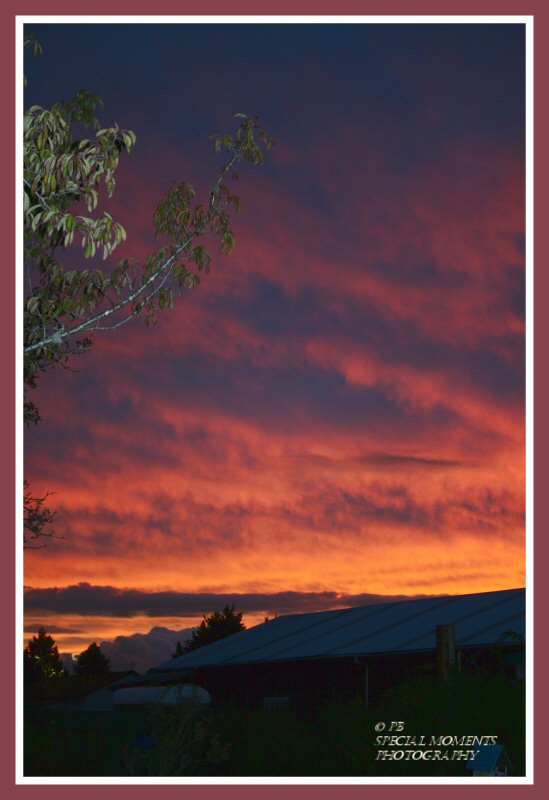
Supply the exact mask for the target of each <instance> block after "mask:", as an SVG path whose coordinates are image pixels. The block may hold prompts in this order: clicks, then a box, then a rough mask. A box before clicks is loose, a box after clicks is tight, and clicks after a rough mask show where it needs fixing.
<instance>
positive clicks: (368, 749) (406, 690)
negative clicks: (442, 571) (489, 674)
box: [25, 676, 525, 777]
mask: <svg viewBox="0 0 549 800" xmlns="http://www.w3.org/2000/svg"><path fill="white" fill-rule="evenodd" d="M524 707H525V698H524V685H523V684H509V682H508V681H505V680H500V679H498V678H490V679H480V678H466V677H465V676H462V677H460V678H459V679H458V680H457V681H456V682H455V683H454V685H452V686H447V685H445V684H442V683H440V682H437V681H434V680H433V679H425V680H423V681H415V682H414V683H410V684H406V685H402V686H400V687H398V689H397V690H396V691H394V692H393V693H392V694H391V695H390V696H389V697H388V698H386V700H385V702H384V703H382V704H380V705H379V706H378V708H376V709H371V708H370V709H366V708H364V706H363V705H362V704H361V703H358V702H357V703H354V704H346V705H338V704H335V703H331V704H329V705H326V706H324V707H322V708H318V709H316V710H314V711H313V710H309V711H304V710H303V709H301V710H297V709H296V710H293V709H279V710H271V711H267V710H264V709H243V708H237V707H234V706H233V707H230V706H229V707H225V708H219V709H216V708H214V709H194V710H193V708H192V707H189V706H182V707H179V708H175V709H169V708H164V709H161V708H150V707H139V706H136V707H126V708H123V709H117V710H115V711H112V712H83V711H63V712H60V711H57V712H53V711H44V710H38V709H37V710H32V711H30V710H29V711H27V713H26V714H25V775H26V776H88V775H89V776H100V777H101V776H105V777H108V776H139V775H151V776H166V777H169V776H178V775H183V776H185V775H187V776H201V775H202V776H243V777H246V776H249V777H254V776H317V777H322V776H393V775H395V776H422V775H423V776H466V775H468V774H469V773H468V771H467V769H466V766H465V762H463V761H424V760H421V761H412V760H409V761H406V760H401V761H392V760H391V761H379V760H376V755H377V754H378V752H379V750H380V749H381V748H380V747H379V746H378V745H376V736H377V735H378V734H377V733H376V731H375V729H374V726H375V725H376V723H378V722H380V721H385V722H387V723H389V722H390V721H391V720H399V721H403V722H404V725H405V727H404V734H406V735H410V736H413V735H415V736H417V737H419V736H420V735H425V736H426V737H429V736H431V735H437V736H446V735H459V736H462V735H476V736H480V735H490V736H497V737H498V739H497V741H498V743H499V744H503V745H505V748H506V751H507V754H508V756H509V758H510V760H511V763H512V774H513V775H523V774H524V772H525V728H524ZM385 732H387V731H385Z"/></svg>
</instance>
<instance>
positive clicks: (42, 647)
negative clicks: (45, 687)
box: [23, 628, 66, 683]
mask: <svg viewBox="0 0 549 800" xmlns="http://www.w3.org/2000/svg"><path fill="white" fill-rule="evenodd" d="M23 663H24V669H25V683H28V682H32V681H35V680H40V679H42V678H56V677H58V676H59V675H63V674H64V673H65V672H66V670H65V668H64V667H63V662H62V661H61V658H60V656H59V651H58V649H57V645H56V644H55V642H54V640H53V638H52V637H51V636H49V634H47V633H46V631H45V629H44V628H40V629H39V631H38V636H33V637H32V639H30V640H29V643H28V645H27V646H26V647H25V650H24V653H23Z"/></svg>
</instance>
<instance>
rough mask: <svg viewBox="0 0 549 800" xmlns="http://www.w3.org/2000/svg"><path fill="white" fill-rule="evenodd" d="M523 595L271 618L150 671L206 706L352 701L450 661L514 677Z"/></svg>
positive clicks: (369, 701) (520, 655)
mask: <svg viewBox="0 0 549 800" xmlns="http://www.w3.org/2000/svg"><path fill="white" fill-rule="evenodd" d="M525 600H526V598H525V590H524V589H510V590H503V591H496V592H482V593H478V594H466V595H452V596H445V597H436V598H432V597H429V598H420V599H413V600H406V601H402V602H389V603H380V604H375V605H368V606H361V607H356V608H344V609H338V610H335V611H322V612H316V613H306V614H290V615H286V616H281V617H276V618H275V619H272V620H269V621H267V622H265V623H262V624H260V625H257V626H255V627H253V628H250V629H248V630H246V631H243V632H242V633H238V634H234V635H233V636H230V637H227V638H226V639H222V640H220V641H218V642H215V643H214V644H211V645H208V646H207V647H203V648H200V649H197V650H194V651H192V652H190V653H187V654H186V655H183V656H180V657H179V658H176V659H173V660H171V661H167V662H165V663H163V664H160V665H159V666H157V667H155V668H153V669H152V670H150V671H149V672H148V673H147V675H146V676H144V678H145V682H147V683H151V684H162V683H170V682H171V683H174V682H183V683H193V684H196V685H199V686H201V687H203V688H204V689H206V690H207V691H208V692H209V693H210V695H211V697H212V701H213V703H214V704H224V703H227V702H235V703H237V704H241V705H246V706H249V705H263V706H284V705H292V706H304V707H305V706H314V705H317V704H319V703H321V702H322V701H326V700H330V699H335V698H339V699H341V700H350V699H356V698H358V697H360V698H361V699H363V701H364V703H365V704H366V705H375V704H376V703H377V702H378V701H379V700H380V699H381V697H382V696H383V694H384V692H385V691H386V690H387V689H389V688H390V687H391V686H394V685H395V684H398V683H401V682H403V681H405V680H407V679H411V678H413V677H414V676H416V675H418V674H420V673H423V674H426V673H427V674H428V673H429V671H431V672H436V670H437V664H438V669H439V670H440V667H441V658H442V659H443V661H444V660H445V661H446V664H444V663H443V668H444V667H445V666H446V667H447V666H448V664H450V665H452V664H453V663H455V666H456V668H459V669H461V670H462V671H473V670H478V669H484V670H488V671H490V670H493V669H496V667H498V665H500V666H501V664H502V663H503V664H504V665H505V669H506V671H507V674H508V677H509V678H510V679H519V678H521V677H523V675H524V658H525V656H524V653H525V617H526V613H525V611H526V609H525V604H526V603H525Z"/></svg>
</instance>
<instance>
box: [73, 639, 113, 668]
mask: <svg viewBox="0 0 549 800" xmlns="http://www.w3.org/2000/svg"><path fill="white" fill-rule="evenodd" d="M110 671H111V665H110V661H109V659H108V658H107V657H106V656H104V655H103V653H102V652H101V648H100V647H99V645H98V644H96V643H95V642H93V643H92V644H90V646H89V647H88V648H87V649H86V650H84V651H83V652H82V653H80V655H79V656H76V658H75V665H74V672H75V674H76V675H102V674H105V673H106V672H110Z"/></svg>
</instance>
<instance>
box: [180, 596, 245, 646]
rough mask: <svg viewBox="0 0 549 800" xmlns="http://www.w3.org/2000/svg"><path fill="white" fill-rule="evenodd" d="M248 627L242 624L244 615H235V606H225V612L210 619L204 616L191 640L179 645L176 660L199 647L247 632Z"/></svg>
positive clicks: (219, 612)
mask: <svg viewBox="0 0 549 800" xmlns="http://www.w3.org/2000/svg"><path fill="white" fill-rule="evenodd" d="M245 630H246V626H245V625H244V623H243V622H242V614H241V613H238V614H235V611H234V605H232V606H225V608H224V609H223V611H215V612H214V613H213V614H210V616H209V617H207V616H206V615H204V619H203V620H202V622H201V623H200V625H199V626H198V628H195V629H194V631H193V635H192V638H191V639H187V641H186V642H185V643H184V644H183V645H181V643H180V642H178V643H177V648H176V651H175V653H174V656H173V657H174V658H176V657H177V656H179V655H185V653H190V652H191V650H197V649H198V648H199V647H205V646H206V645H207V644H212V643H213V642H217V641H218V640H219V639H224V638H225V637H226V636H232V635H233V634H234V633H240V631H245Z"/></svg>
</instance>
